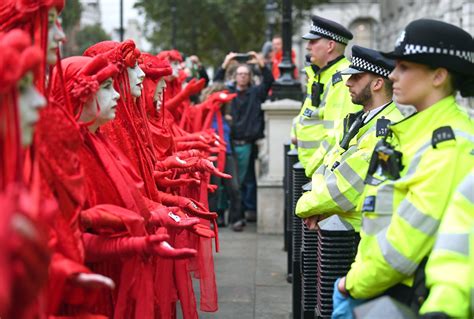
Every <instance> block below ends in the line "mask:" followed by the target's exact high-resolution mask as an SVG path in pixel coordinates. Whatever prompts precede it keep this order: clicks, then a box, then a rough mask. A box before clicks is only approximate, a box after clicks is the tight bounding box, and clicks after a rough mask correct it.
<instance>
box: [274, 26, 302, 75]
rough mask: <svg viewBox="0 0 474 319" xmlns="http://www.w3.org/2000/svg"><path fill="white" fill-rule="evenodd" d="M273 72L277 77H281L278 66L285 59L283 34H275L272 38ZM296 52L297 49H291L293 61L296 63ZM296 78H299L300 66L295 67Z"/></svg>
mask: <svg viewBox="0 0 474 319" xmlns="http://www.w3.org/2000/svg"><path fill="white" fill-rule="evenodd" d="M271 56H272V74H273V77H274V78H275V79H278V78H279V77H280V69H279V68H278V66H279V65H280V63H281V61H282V60H283V40H282V38H281V36H279V35H277V36H274V37H273V39H272V54H271ZM295 58H296V53H295V50H291V62H293V64H295V65H296V63H295ZM294 76H295V79H296V78H298V68H295V69H294Z"/></svg>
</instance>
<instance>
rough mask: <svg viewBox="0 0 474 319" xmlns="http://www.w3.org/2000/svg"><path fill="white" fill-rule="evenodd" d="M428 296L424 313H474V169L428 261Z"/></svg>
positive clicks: (453, 201)
mask: <svg viewBox="0 0 474 319" xmlns="http://www.w3.org/2000/svg"><path fill="white" fill-rule="evenodd" d="M425 269H426V284H427V287H428V288H429V289H430V293H429V296H428V299H426V301H425V303H424V304H423V306H422V308H421V310H420V313H422V314H425V313H429V312H444V313H445V314H447V315H449V316H450V317H452V318H472V317H473V316H474V308H473V307H474V169H473V170H471V173H470V174H468V175H467V177H466V178H465V179H464V181H463V182H462V183H461V185H460V186H459V188H458V189H457V191H456V193H454V195H453V197H452V199H451V201H450V204H449V207H448V209H447V210H446V213H445V215H444V216H443V219H442V221H441V225H440V226H439V233H438V237H437V239H436V242H435V244H434V247H433V252H432V253H431V255H430V258H429V260H428V263H427V264H426V268H425Z"/></svg>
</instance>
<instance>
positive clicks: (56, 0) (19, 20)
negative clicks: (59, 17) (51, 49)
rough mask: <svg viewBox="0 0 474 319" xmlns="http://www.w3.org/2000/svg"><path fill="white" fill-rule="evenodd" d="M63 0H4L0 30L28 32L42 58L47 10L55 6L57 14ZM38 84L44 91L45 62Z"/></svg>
mask: <svg viewBox="0 0 474 319" xmlns="http://www.w3.org/2000/svg"><path fill="white" fill-rule="evenodd" d="M64 3H65V0H4V2H3V4H0V21H2V23H0V31H9V30H12V29H14V28H19V29H22V30H24V31H26V32H28V33H29V35H30V37H31V39H32V40H33V42H34V43H35V44H36V45H38V46H39V47H41V49H42V50H43V59H44V58H45V57H46V50H47V47H48V29H49V27H48V12H49V9H51V8H56V10H57V11H58V14H59V13H60V12H61V11H62V10H63V8H64ZM40 72H41V75H40V77H38V86H39V89H40V90H41V91H44V81H45V78H46V62H45V61H44V62H43V63H42V65H41V68H40Z"/></svg>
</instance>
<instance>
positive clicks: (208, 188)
mask: <svg viewBox="0 0 474 319" xmlns="http://www.w3.org/2000/svg"><path fill="white" fill-rule="evenodd" d="M218 188H219V186H217V185H214V184H207V190H208V191H209V192H210V193H214V192H215V191H216V190H217V189H218Z"/></svg>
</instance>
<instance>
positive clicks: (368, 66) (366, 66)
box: [351, 56, 391, 78]
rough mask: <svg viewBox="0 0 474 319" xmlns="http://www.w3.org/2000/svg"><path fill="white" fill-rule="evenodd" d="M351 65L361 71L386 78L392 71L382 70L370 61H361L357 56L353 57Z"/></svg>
mask: <svg viewBox="0 0 474 319" xmlns="http://www.w3.org/2000/svg"><path fill="white" fill-rule="evenodd" d="M351 64H352V66H354V68H356V69H359V70H361V71H367V72H372V73H375V74H378V75H381V76H384V77H386V78H388V75H389V74H390V72H391V71H390V70H387V69H385V68H382V67H380V66H378V65H375V64H373V63H370V62H369V61H367V60H364V59H361V58H359V57H357V56H353V57H352V60H351Z"/></svg>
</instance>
